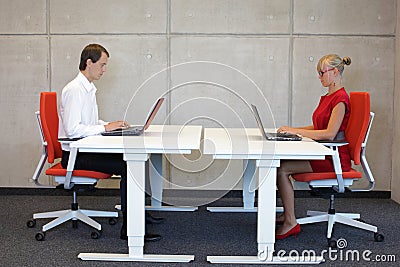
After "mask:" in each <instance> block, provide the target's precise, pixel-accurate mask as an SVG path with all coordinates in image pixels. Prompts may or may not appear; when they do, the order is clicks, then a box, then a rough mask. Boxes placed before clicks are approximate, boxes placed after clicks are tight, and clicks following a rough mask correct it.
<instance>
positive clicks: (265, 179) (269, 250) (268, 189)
mask: <svg viewBox="0 0 400 267" xmlns="http://www.w3.org/2000/svg"><path fill="white" fill-rule="evenodd" d="M271 163H273V164H271ZM257 165H258V184H259V185H258V213H257V243H258V256H259V257H260V258H262V259H265V260H271V259H272V254H273V252H274V243H275V207H276V186H275V185H276V168H277V167H279V161H271V160H258V161H257Z"/></svg>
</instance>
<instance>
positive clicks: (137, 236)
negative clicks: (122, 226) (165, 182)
mask: <svg viewBox="0 0 400 267" xmlns="http://www.w3.org/2000/svg"><path fill="white" fill-rule="evenodd" d="M148 157H149V156H148V154H124V159H125V160H126V161H127V168H128V177H127V195H128V199H127V213H128V218H127V223H128V225H127V234H128V247H129V254H110V253H80V254H79V255H78V258H80V259H82V260H100V261H147V262H190V261H192V260H194V255H154V254H144V252H143V247H144V233H145V212H144V211H145V190H144V189H145V173H146V171H145V164H146V161H147V159H148Z"/></svg>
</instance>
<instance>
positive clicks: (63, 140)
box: [58, 137, 83, 144]
mask: <svg viewBox="0 0 400 267" xmlns="http://www.w3.org/2000/svg"><path fill="white" fill-rule="evenodd" d="M82 138H83V137H76V138H68V137H65V138H58V142H60V143H61V144H69V143H72V142H74V141H78V140H80V139H82Z"/></svg>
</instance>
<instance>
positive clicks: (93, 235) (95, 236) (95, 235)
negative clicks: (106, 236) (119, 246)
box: [90, 230, 101, 239]
mask: <svg viewBox="0 0 400 267" xmlns="http://www.w3.org/2000/svg"><path fill="white" fill-rule="evenodd" d="M90 237H91V238H92V239H99V238H100V237H101V231H97V230H94V231H93V232H92V233H91V234H90Z"/></svg>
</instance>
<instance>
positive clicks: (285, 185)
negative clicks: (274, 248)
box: [276, 160, 312, 235]
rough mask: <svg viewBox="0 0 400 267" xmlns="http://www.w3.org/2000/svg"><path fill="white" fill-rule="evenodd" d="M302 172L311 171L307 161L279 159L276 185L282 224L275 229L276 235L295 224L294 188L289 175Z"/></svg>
mask: <svg viewBox="0 0 400 267" xmlns="http://www.w3.org/2000/svg"><path fill="white" fill-rule="evenodd" d="M304 172H312V168H311V165H310V163H309V161H295V160H287V161H281V166H280V167H279V168H278V174H277V187H278V190H279V193H280V195H281V199H282V204H283V209H284V213H283V215H282V217H283V218H282V219H283V220H282V221H283V224H282V226H281V227H280V228H279V229H278V230H277V231H276V233H277V234H278V235H281V234H284V233H286V232H288V231H289V230H290V229H292V228H293V227H294V226H295V225H296V224H297V222H296V214H295V211H294V190H293V185H292V182H291V180H290V178H289V177H290V175H291V174H294V173H304ZM278 220H279V218H278Z"/></svg>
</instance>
